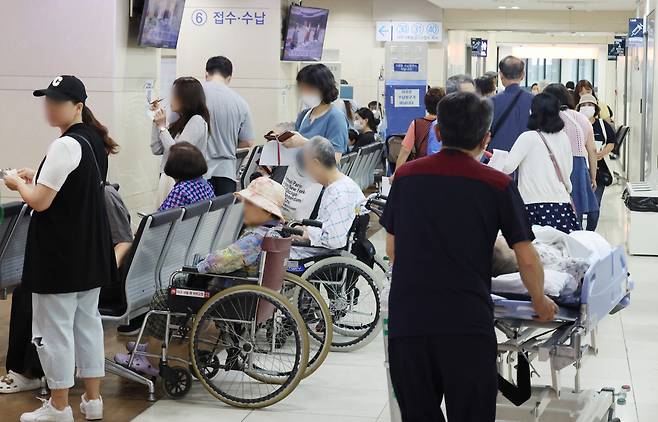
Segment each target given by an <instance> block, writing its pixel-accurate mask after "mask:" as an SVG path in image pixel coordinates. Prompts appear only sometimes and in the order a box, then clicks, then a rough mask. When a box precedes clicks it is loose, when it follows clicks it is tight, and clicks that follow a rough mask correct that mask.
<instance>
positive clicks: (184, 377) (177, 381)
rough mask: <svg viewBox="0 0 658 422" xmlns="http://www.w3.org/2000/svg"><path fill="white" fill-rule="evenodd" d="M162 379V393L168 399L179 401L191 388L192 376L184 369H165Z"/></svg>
mask: <svg viewBox="0 0 658 422" xmlns="http://www.w3.org/2000/svg"><path fill="white" fill-rule="evenodd" d="M161 378H162V391H164V393H165V395H166V396H167V397H169V398H170V399H180V398H183V397H185V396H186V395H187V393H189V392H190V388H192V374H190V371H189V370H187V369H186V368H181V367H167V369H166V371H165V372H164V374H162V376H161Z"/></svg>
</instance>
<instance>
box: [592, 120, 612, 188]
mask: <svg viewBox="0 0 658 422" xmlns="http://www.w3.org/2000/svg"><path fill="white" fill-rule="evenodd" d="M599 125H600V126H601V133H603V139H604V142H603V145H604V146H605V144H607V143H608V132H606V130H605V124H604V123H603V119H599ZM614 181H615V178H614V177H613V176H612V173H610V169H609V168H608V163H606V162H605V158H602V159H601V161H600V162H599V164H598V171H597V172H596V183H598V184H601V185H603V186H610V185H612V183H613V182H614Z"/></svg>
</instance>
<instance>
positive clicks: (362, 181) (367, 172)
mask: <svg viewBox="0 0 658 422" xmlns="http://www.w3.org/2000/svg"><path fill="white" fill-rule="evenodd" d="M383 153H384V144H383V143H381V142H376V143H373V144H370V145H366V146H364V147H362V148H361V149H359V150H358V151H357V152H351V153H349V154H345V155H343V157H342V158H341V160H340V170H341V171H342V172H343V173H344V174H346V175H347V176H349V177H351V178H352V180H354V181H355V182H356V183H357V185H359V187H360V188H361V189H362V190H365V189H367V188H368V187H370V186H372V185H373V184H374V183H375V170H376V169H377V166H378V165H379V164H380V163H381V161H382V154H383Z"/></svg>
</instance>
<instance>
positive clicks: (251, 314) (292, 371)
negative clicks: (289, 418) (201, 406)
mask: <svg viewBox="0 0 658 422" xmlns="http://www.w3.org/2000/svg"><path fill="white" fill-rule="evenodd" d="M283 330H285V336H283V337H282V336H280V332H281V331H283ZM282 338H283V340H281V339H282ZM308 350H309V339H308V333H307V331H306V325H305V323H304V320H303V319H302V317H301V315H300V314H299V312H298V311H297V309H295V307H294V306H293V305H292V304H291V303H290V302H288V301H287V300H286V299H285V297H283V296H282V295H281V294H279V293H277V292H274V291H272V290H270V289H267V288H265V287H262V286H253V285H242V286H236V287H231V288H229V289H226V290H222V291H221V292H219V293H217V294H216V295H214V296H213V297H211V298H210V299H209V300H208V301H207V302H206V303H205V304H204V305H203V307H202V308H201V309H200V310H199V312H198V313H197V315H196V318H195V321H194V325H193V326H192V331H191V334H190V356H191V361H192V368H193V369H194V373H195V375H196V377H197V378H198V379H199V381H201V384H202V385H203V386H204V388H205V389H206V390H208V392H209V393H210V394H212V395H213V396H214V397H215V398H217V399H219V400H221V401H223V402H224V403H227V404H229V405H232V406H237V407H245V408H260V407H266V406H270V405H272V404H274V403H277V402H278V401H280V400H282V399H284V398H285V397H286V396H287V395H288V394H290V392H291V391H292V390H294V389H295V387H296V386H297V385H298V384H299V382H300V381H301V379H302V378H303V376H304V373H305V371H306V365H307V363H308ZM214 359H217V361H218V362H219V367H218V369H219V370H218V371H217V372H216V373H215V374H214V376H212V377H211V375H213V372H215V371H208V370H207V368H208V365H209V363H212V362H213V360H214ZM270 380H277V383H276V384H274V383H272V382H270Z"/></svg>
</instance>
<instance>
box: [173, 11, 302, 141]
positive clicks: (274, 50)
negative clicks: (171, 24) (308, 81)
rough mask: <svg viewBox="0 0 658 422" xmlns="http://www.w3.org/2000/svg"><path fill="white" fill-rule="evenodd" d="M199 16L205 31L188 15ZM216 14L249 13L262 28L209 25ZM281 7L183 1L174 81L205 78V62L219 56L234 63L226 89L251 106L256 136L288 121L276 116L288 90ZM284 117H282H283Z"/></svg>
mask: <svg viewBox="0 0 658 422" xmlns="http://www.w3.org/2000/svg"><path fill="white" fill-rule="evenodd" d="M196 10H203V11H204V12H206V13H207V15H208V21H207V22H206V23H205V24H204V25H195V24H194V23H193V22H192V14H193V12H194V11H196ZM215 11H225V12H226V13H228V11H233V13H234V15H237V14H238V13H240V14H241V15H243V14H244V13H245V12H250V13H251V14H252V15H253V12H254V11H258V13H261V12H265V14H266V17H265V24H264V25H255V23H254V22H250V23H249V24H244V23H237V22H236V23H233V24H231V25H229V24H228V23H227V22H226V21H225V22H224V24H222V25H217V24H214V23H213V22H212V20H213V19H212V17H213V13H214V12H215ZM280 48H281V1H280V0H248V1H242V2H236V1H234V0H188V1H186V2H185V13H184V14H183V25H182V27H181V33H180V38H179V41H178V49H177V67H178V68H177V74H178V76H194V77H197V78H199V79H200V80H204V77H205V65H206V61H207V60H208V58H209V57H212V56H218V55H223V56H226V57H228V58H229V59H231V61H232V62H233V79H232V81H231V86H232V87H233V88H234V89H236V90H237V91H238V92H239V93H240V95H242V96H243V97H244V98H245V100H246V101H247V102H248V103H249V105H250V106H251V110H252V113H253V115H254V120H255V126H256V135H257V138H258V140H261V139H260V135H262V134H264V133H266V132H268V131H269V130H271V129H272V128H273V127H274V125H275V124H276V123H277V122H278V121H280V120H285V119H290V116H288V115H285V116H283V115H281V114H280V113H279V110H280V109H282V108H283V103H282V102H283V95H282V93H283V91H285V90H286V87H287V85H289V84H290V81H289V80H288V78H289V75H288V74H287V72H286V68H288V67H292V66H293V64H289V63H285V64H281V63H280V61H279V58H280ZM285 114H287V113H285Z"/></svg>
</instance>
